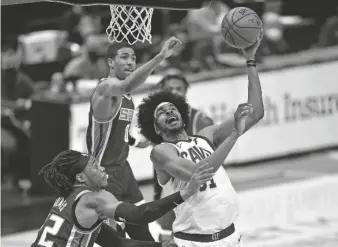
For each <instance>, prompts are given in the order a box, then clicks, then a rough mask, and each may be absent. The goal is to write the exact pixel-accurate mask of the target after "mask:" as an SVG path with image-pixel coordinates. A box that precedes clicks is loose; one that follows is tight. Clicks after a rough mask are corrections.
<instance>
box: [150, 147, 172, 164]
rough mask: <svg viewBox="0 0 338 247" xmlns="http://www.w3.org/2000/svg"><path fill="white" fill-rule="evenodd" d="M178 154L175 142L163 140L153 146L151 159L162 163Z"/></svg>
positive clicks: (155, 162)
mask: <svg viewBox="0 0 338 247" xmlns="http://www.w3.org/2000/svg"><path fill="white" fill-rule="evenodd" d="M174 153H175V154H178V150H177V147H176V146H175V144H172V143H169V142H163V143H160V144H158V145H156V146H154V147H153V149H152V150H151V153H150V159H151V160H152V162H153V163H154V164H159V165H160V164H161V161H163V160H164V159H166V158H167V157H169V156H172V155H173V154H174Z"/></svg>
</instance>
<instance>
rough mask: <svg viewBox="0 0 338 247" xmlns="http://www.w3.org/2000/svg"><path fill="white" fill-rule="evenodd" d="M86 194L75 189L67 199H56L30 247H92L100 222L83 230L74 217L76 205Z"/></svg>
mask: <svg viewBox="0 0 338 247" xmlns="http://www.w3.org/2000/svg"><path fill="white" fill-rule="evenodd" d="M88 192H90V191H89V190H85V189H83V188H76V189H75V190H74V192H73V193H71V194H70V196H68V197H67V198H63V197H59V198H57V199H56V200H55V202H54V205H53V207H52V209H51V210H50V211H49V214H48V217H47V219H46V221H45V223H44V224H43V225H42V227H41V228H40V230H39V232H38V236H37V238H36V240H35V242H34V243H33V244H32V246H31V247H46V246H48V247H92V246H94V242H95V239H96V237H97V235H98V233H99V231H100V229H101V224H102V220H98V221H97V222H96V223H95V224H94V225H93V226H92V227H91V228H83V227H81V226H80V225H79V223H78V221H77V219H76V217H75V207H76V204H77V203H78V201H79V199H80V197H81V196H82V195H83V194H85V193H88Z"/></svg>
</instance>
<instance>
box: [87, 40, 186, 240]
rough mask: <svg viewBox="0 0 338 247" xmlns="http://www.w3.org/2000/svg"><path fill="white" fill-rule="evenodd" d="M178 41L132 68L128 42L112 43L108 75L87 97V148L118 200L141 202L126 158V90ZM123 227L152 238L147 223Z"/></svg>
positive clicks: (138, 82)
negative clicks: (138, 66) (89, 103)
mask: <svg viewBox="0 0 338 247" xmlns="http://www.w3.org/2000/svg"><path fill="white" fill-rule="evenodd" d="M179 43H180V41H179V40H178V39H177V38H175V37H172V38H170V39H168V40H167V41H166V42H165V43H164V45H163V48H162V50H161V52H160V53H159V54H157V55H156V56H155V57H154V58H153V59H152V60H150V61H149V62H148V63H146V64H144V65H143V66H141V67H140V68H138V69H136V70H135V68H136V55H135V51H134V49H133V47H132V46H131V45H129V44H128V43H125V42H121V43H113V44H111V45H110V46H109V48H108V51H107V61H108V65H109V67H110V75H109V78H106V79H102V80H101V82H100V83H99V85H98V86H97V87H96V89H95V90H94V93H93V95H92V98H91V108H90V113H89V126H88V129H87V147H88V150H89V153H90V154H91V155H92V156H94V157H95V158H96V159H97V160H98V162H99V164H100V165H101V166H103V167H105V169H106V172H107V174H109V178H108V186H107V188H106V189H107V190H108V191H109V192H110V193H112V194H114V196H116V198H117V199H118V200H120V201H125V202H130V203H134V204H136V205H139V204H141V203H143V202H144V200H143V195H142V193H141V191H140V189H139V187H138V184H137V181H136V179H135V177H134V175H133V173H132V170H131V168H130V165H129V163H128V161H127V157H128V153H129V143H128V141H129V138H128V137H129V128H130V123H131V121H132V117H133V113H134V103H133V101H132V98H131V95H130V93H132V92H133V91H134V90H135V89H136V88H137V87H138V86H140V85H142V83H143V82H145V80H146V79H147V77H148V76H149V75H150V74H151V73H152V71H153V70H154V69H155V68H156V67H157V66H158V65H159V64H160V63H161V62H162V61H163V60H164V59H166V58H168V57H169V56H171V54H172V52H173V50H174V48H175V46H176V45H177V44H179ZM113 227H118V226H113ZM125 230H126V232H127V233H128V235H129V236H130V237H131V238H133V239H137V240H153V238H152V236H151V234H150V232H149V229H148V227H147V226H143V227H139V226H134V225H128V224H127V225H126V228H125Z"/></svg>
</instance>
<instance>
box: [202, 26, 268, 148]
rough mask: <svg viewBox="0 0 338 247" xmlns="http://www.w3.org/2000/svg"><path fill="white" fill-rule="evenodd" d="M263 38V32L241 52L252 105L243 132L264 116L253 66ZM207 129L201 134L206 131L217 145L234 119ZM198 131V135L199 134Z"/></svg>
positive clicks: (227, 134) (229, 130)
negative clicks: (244, 59)
mask: <svg viewBox="0 0 338 247" xmlns="http://www.w3.org/2000/svg"><path fill="white" fill-rule="evenodd" d="M262 38H263V32H262V34H261V36H260V37H259V38H258V40H257V42H256V43H255V44H254V45H253V46H250V47H248V48H246V49H243V50H242V52H243V54H244V56H245V58H246V60H247V61H248V62H247V63H248V68H247V69H248V77H249V85H248V102H247V104H248V105H250V106H252V109H253V112H252V114H250V115H249V116H248V117H247V118H246V120H245V129H244V132H246V131H247V130H249V129H250V128H251V127H252V126H253V125H255V124H256V123H258V122H259V121H260V120H261V119H262V118H263V116H264V104H263V96H262V88H261V84H260V80H259V76H258V72H257V70H256V66H255V63H256V62H255V54H256V51H257V49H258V47H259V45H260V43H261V40H262ZM207 128H208V130H204V129H203V130H201V133H203V132H204V133H203V134H202V135H204V134H205V132H209V133H208V139H209V140H210V141H211V142H212V143H213V144H214V145H215V147H218V146H219V145H220V144H221V143H222V142H223V141H224V140H225V139H226V138H227V137H228V136H229V135H230V134H231V132H232V130H233V128H234V119H233V118H230V119H227V120H226V121H224V122H223V123H221V124H219V125H213V126H210V127H207ZM201 133H199V135H201Z"/></svg>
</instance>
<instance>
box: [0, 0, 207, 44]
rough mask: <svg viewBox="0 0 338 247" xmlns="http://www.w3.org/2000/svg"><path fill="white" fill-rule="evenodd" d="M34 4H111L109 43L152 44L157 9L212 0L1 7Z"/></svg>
mask: <svg viewBox="0 0 338 247" xmlns="http://www.w3.org/2000/svg"><path fill="white" fill-rule="evenodd" d="M32 2H58V3H63V4H70V5H81V6H93V5H109V6H110V13H111V20H110V24H109V26H108V28H107V29H106V33H107V35H108V41H109V42H122V41H123V40H126V41H127V42H128V43H129V44H131V45H132V44H135V43H136V42H138V41H140V42H143V43H144V42H146V41H148V42H149V43H151V38H152V36H151V19H152V16H153V12H154V8H162V9H175V10H189V9H199V8H201V7H203V5H204V4H205V2H211V0H179V1H178V0H142V1H141V0H1V5H11V4H22V3H32Z"/></svg>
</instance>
